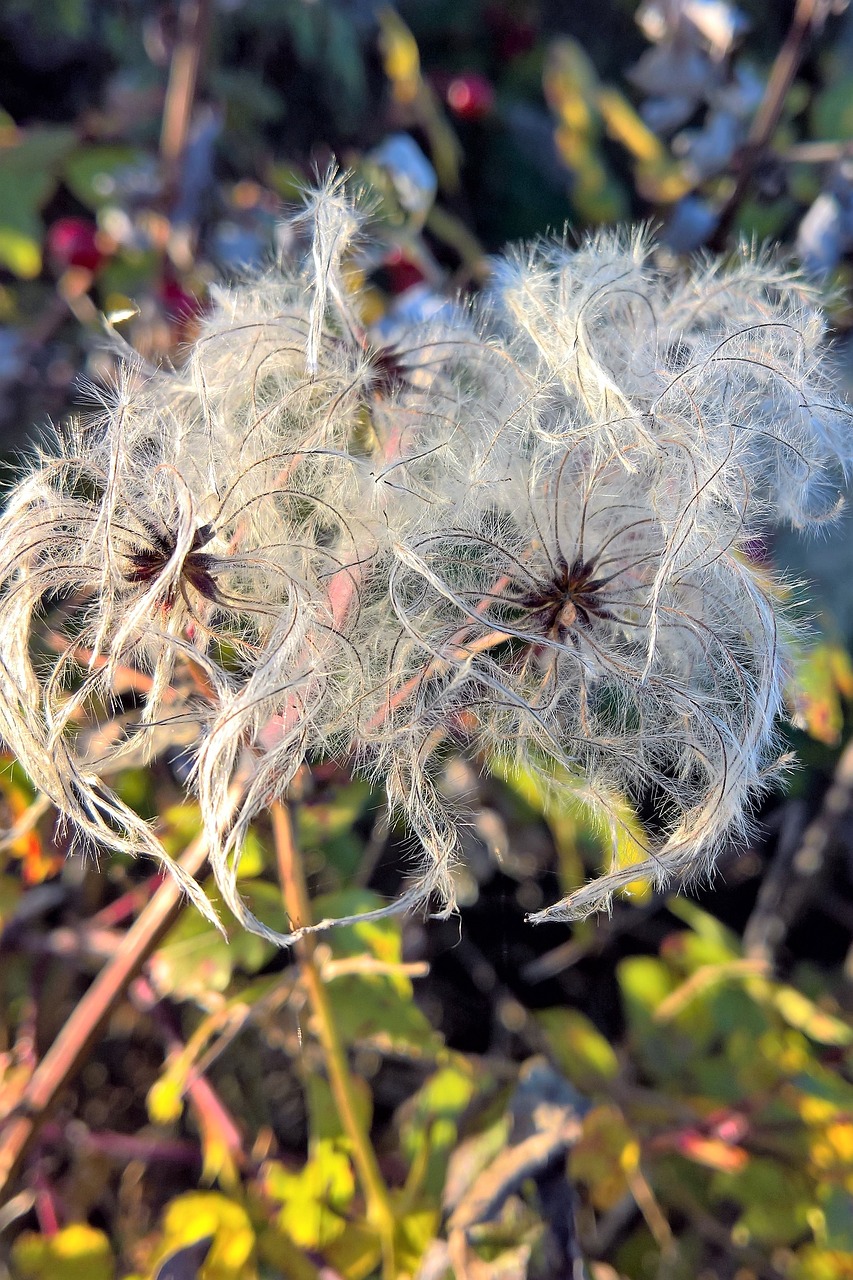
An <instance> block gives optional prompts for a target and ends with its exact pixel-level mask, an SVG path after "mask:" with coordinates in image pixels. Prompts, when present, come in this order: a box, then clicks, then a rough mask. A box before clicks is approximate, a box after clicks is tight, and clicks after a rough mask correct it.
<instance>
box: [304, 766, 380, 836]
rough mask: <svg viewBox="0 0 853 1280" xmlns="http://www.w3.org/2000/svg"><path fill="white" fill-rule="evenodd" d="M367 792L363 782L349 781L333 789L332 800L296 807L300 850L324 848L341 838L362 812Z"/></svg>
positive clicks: (368, 792) (368, 793)
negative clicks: (331, 841) (328, 842)
mask: <svg viewBox="0 0 853 1280" xmlns="http://www.w3.org/2000/svg"><path fill="white" fill-rule="evenodd" d="M370 794H371V789H370V786H369V784H368V783H366V782H359V781H356V782H350V783H348V784H347V785H346V786H343V787H340V788H338V789H336V791H335V793H334V798H333V799H331V800H324V801H322V802H319V803H317V804H306V805H300V806H299V808H298V809H297V811H296V836H297V840H298V843H299V848H300V849H309V848H314V847H317V846H322V845H324V844H325V843H326V842H327V841H328V840H334V839H335V838H336V837H338V836H341V835H345V834H346V833H347V832H348V831H351V830H352V827H353V824H354V823H355V821H356V819H358V818H359V817H360V816H361V814H362V813H363V812H364V810H365V808H366V806H367V802H368V800H369V799H370Z"/></svg>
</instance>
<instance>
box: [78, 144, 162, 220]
mask: <svg viewBox="0 0 853 1280" xmlns="http://www.w3.org/2000/svg"><path fill="white" fill-rule="evenodd" d="M145 156H146V153H145V152H144V151H140V150H139V149H138V148H137V147H126V146H114V145H106V146H86V147H78V148H77V150H76V151H73V152H72V154H71V155H70V156H69V157H68V159H67V161H66V163H65V168H64V170H63V178H64V180H65V184H66V186H67V187H69V188H70V190H71V191H73V193H74V195H75V196H76V197H77V199H78V200H79V201H80V202H81V204H85V205H86V207H87V208H89V209H99V208H100V206H101V205H103V204H109V203H111V202H114V201H115V199H116V192H117V187H118V183H119V181H120V179H121V171H122V170H123V169H125V170H126V169H132V168H134V167H136V166H137V165H139V164H141V163H142V161H143V160H144V159H145Z"/></svg>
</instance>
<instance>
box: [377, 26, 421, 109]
mask: <svg viewBox="0 0 853 1280" xmlns="http://www.w3.org/2000/svg"><path fill="white" fill-rule="evenodd" d="M379 30H380V45H381V49H382V63H383V66H384V68H385V74H386V76H387V77H388V79H389V80H390V81H391V85H392V87H393V90H394V97H395V98H396V99H397V101H398V102H412V101H414V99H415V97H416V96H417V93H418V89H419V88H420V84H421V55H420V53H419V52H418V45H417V41H416V40H415V37H414V36H413V35H412V33H411V31H410V30H409V28H408V27H407V26H406V24H405V22H404V21H403V19H402V18H401V17H400V15H399V14H398V13H396V12H395V11H394V10H393V9H381V10H380V12H379Z"/></svg>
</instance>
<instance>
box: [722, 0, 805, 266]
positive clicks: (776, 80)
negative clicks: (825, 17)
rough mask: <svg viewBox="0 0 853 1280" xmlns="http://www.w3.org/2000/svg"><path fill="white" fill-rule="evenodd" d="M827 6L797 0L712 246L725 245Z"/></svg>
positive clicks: (742, 153)
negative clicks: (812, 36)
mask: <svg viewBox="0 0 853 1280" xmlns="http://www.w3.org/2000/svg"><path fill="white" fill-rule="evenodd" d="M825 9H826V5H825V0H797V4H796V7H795V9H794V16H793V19H792V20H791V25H790V27H789V28H788V34H787V36H786V37H785V40H784V43H783V45H782V48H781V49H780V50H779V52H778V54H777V55H776V61H775V62H774V63H773V67H772V69H771V71H770V78H769V79H768V81H767V88H766V89H765V90H764V97H763V98H762V100H761V105H760V106H759V108H758V110H757V111H756V113H755V118H754V120H753V121H752V125H751V127H750V130H749V136H748V138H747V140H746V144H745V146H744V148H743V151H742V152H741V156H740V168H739V170H738V175H737V181H736V182H735V187H734V190H733V191H732V193H731V195H730V196H729V198H728V200H727V201H726V203H725V204H724V205H723V208H722V210H721V211H720V218H719V221H718V223H717V227H716V230H715V232H714V234H713V236H712V238H711V240H710V247H711V248H712V249H716V250H721V249H724V248H725V245H726V237H727V236H728V233H729V231H730V230H731V228H732V223H733V222H734V220H735V216H736V214H737V211H738V209H739V208H740V206H741V203H742V201H743V198H744V196H745V195H746V193H747V191H748V189H749V185H750V183H751V182H752V179H753V177H754V175H755V170H756V165H757V163H758V161H759V160H760V158H761V156H762V154H763V153H764V151H765V150H766V149H767V146H768V145H769V143H770V141H771V139H772V137H773V134H774V133H775V132H776V126H777V125H778V124H779V120H780V117H781V115H782V110H783V108H784V106H785V99H786V98H787V96H788V92H789V90H790V88H791V85H792V84H793V83H794V78H795V77H796V74H797V72H798V70H799V68H800V63H801V62H802V60H803V57H804V56H805V52H806V47H807V44H808V37H809V33H810V32H811V30H812V28H813V27H814V26H816V25H817V23H818V21H819V20H820V18H821V16H822V14H824V12H825Z"/></svg>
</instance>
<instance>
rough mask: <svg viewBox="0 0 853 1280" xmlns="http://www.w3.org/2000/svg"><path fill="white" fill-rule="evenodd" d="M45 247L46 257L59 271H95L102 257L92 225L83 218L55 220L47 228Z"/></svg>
mask: <svg viewBox="0 0 853 1280" xmlns="http://www.w3.org/2000/svg"><path fill="white" fill-rule="evenodd" d="M45 247H46V249H47V254H48V257H49V258H50V259H51V261H52V262H53V264H54V266H55V267H56V268H57V269H58V270H60V271H64V270H66V268H67V267H85V268H86V270H87V271H97V269H98V267H99V266H100V265H101V262H102V261H103V257H104V255H103V254H102V253H101V250H100V249H99V248H98V242H97V230H96V228H95V226H94V223H91V222H86V221H85V219H83V218H57V220H56V222H53V223H51V225H50V227H49V228H48V232H47V237H46V239H45Z"/></svg>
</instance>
